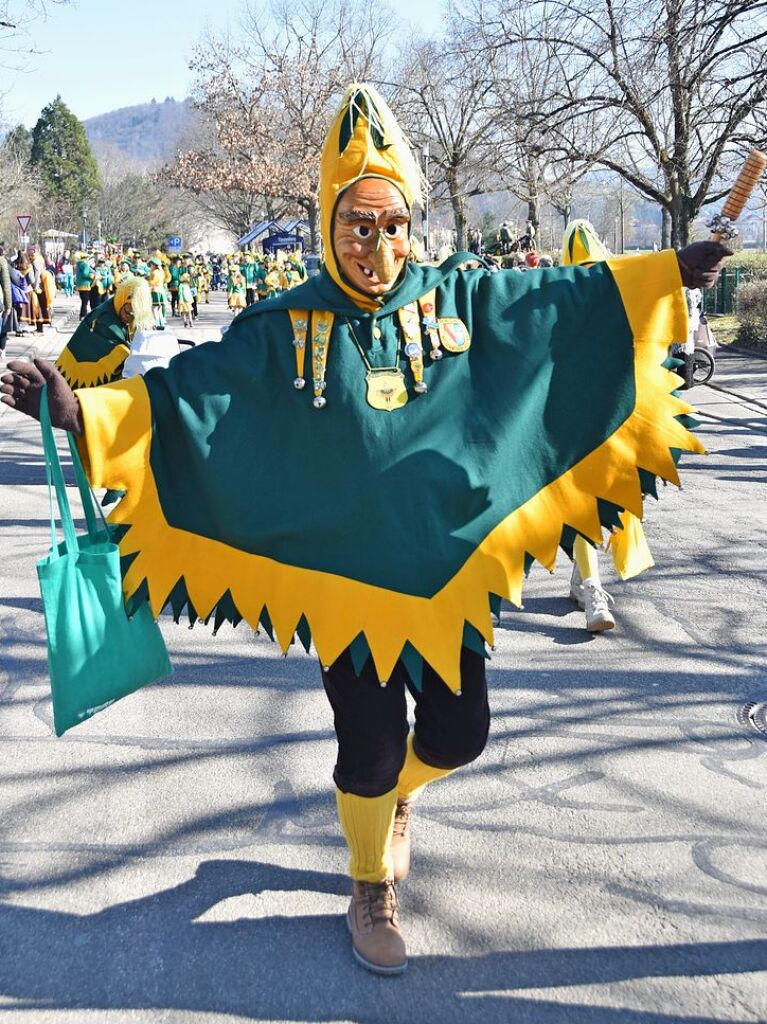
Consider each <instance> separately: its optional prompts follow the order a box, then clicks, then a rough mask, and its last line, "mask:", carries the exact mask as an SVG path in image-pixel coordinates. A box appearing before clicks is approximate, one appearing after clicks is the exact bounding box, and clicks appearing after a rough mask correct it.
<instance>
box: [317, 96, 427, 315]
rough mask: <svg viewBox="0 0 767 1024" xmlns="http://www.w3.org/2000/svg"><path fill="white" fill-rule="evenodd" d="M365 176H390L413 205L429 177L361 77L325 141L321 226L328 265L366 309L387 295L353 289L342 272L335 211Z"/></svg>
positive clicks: (380, 99)
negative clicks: (345, 193) (336, 245)
mask: <svg viewBox="0 0 767 1024" xmlns="http://www.w3.org/2000/svg"><path fill="white" fill-rule="evenodd" d="M360 178H384V179H386V180H387V181H390V182H392V184H393V185H396V187H397V188H398V189H399V190H400V192H401V193H402V195H403V197H404V199H405V202H406V204H407V207H408V209H409V210H412V208H413V206H414V205H415V204H418V203H420V202H421V196H422V191H423V189H422V183H423V177H422V174H421V171H420V169H419V167H418V163H417V161H416V158H415V156H414V155H413V151H412V150H411V148H410V144H409V143H408V141H407V139H406V138H405V136H404V134H403V132H402V129H401V128H400V127H399V125H398V124H397V122H396V120H395V118H394V115H393V114H392V112H391V110H390V109H389V107H388V105H387V103H386V101H385V100H384V99H383V97H382V96H381V95H380V93H379V92H378V91H377V90H376V89H374V88H373V86H371V85H366V84H365V83H361V82H355V83H354V84H352V85H350V86H349V87H348V88H347V90H346V92H345V93H344V98H343V100H342V101H341V106H340V108H339V110H338V113H337V114H336V116H335V118H334V120H333V124H332V126H331V128H330V131H329V133H328V137H327V139H326V141H325V146H324V148H323V151H322V162H321V164H320V225H321V231H322V244H323V249H324V258H325V266H326V267H327V269H328V273H329V274H330V276H331V277H332V278H333V280H334V281H335V282H336V284H337V285H338V286H339V288H341V289H342V290H343V291H344V292H346V294H347V295H348V296H349V297H350V298H351V299H352V301H353V302H355V303H356V304H357V305H358V306H360V307H361V308H362V309H366V310H369V311H372V310H375V309H378V308H379V307H380V305H381V300H379V299H376V298H373V297H372V296H370V295H366V294H365V293H364V292H360V291H357V289H356V288H353V287H352V286H351V285H350V284H349V283H348V282H347V281H346V279H345V278H344V277H343V275H342V274H341V272H340V270H339V267H338V263H337V261H336V255H335V252H334V250H333V214H334V212H335V208H336V203H337V202H338V198H339V196H340V195H341V193H342V192H343V191H344V190H345V189H347V188H348V187H349V186H350V185H353V184H354V182H355V181H359V180H360Z"/></svg>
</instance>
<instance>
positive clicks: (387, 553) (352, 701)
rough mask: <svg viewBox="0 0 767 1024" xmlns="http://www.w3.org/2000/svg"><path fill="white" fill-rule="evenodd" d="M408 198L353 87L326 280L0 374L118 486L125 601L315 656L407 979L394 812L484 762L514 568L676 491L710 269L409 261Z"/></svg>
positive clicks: (692, 255)
mask: <svg viewBox="0 0 767 1024" xmlns="http://www.w3.org/2000/svg"><path fill="white" fill-rule="evenodd" d="M420 188H421V176H420V172H419V169H418V165H417V162H416V160H415V159H414V157H413V154H412V152H411V150H410V148H409V146H408V145H407V142H406V140H405V139H404V137H403V135H402V133H401V131H400V130H399V128H398V126H397V124H396V122H395V121H394V118H393V116H392V114H391V112H390V111H389V109H388V107H387V106H386V104H385V102H384V101H383V99H382V98H381V97H380V96H379V95H378V94H377V93H376V91H375V90H374V89H373V88H372V87H369V86H362V85H354V86H352V87H351V88H350V89H349V90H347V93H346V95H345V96H344V99H343V103H342V106H341V109H340V111H339V113H338V116H337V117H336V120H335V121H334V123H333V126H332V128H331V131H330V134H329V136H328V139H327V141H326V144H325V148H324V151H323V158H322V164H321V229H322V235H323V241H324V248H325V263H324V266H323V269H322V271H321V273H320V274H319V275H317V276H315V277H313V278H311V279H310V280H309V281H308V282H307V283H306V284H304V285H301V286H299V287H298V288H295V289H292V290H291V291H289V292H285V293H283V294H282V295H281V296H278V297H276V298H274V299H273V300H272V301H270V302H262V303H257V304H255V305H253V306H251V307H249V308H248V309H247V310H246V311H245V312H243V313H242V314H241V315H240V316H238V317H237V319H236V321H235V322H234V323H233V324H232V325H231V327H230V328H229V329H228V330H227V332H226V334H225V336H224V338H223V340H222V341H221V342H220V343H216V344H207V345H202V346H199V347H198V348H196V349H195V350H194V351H192V352H190V353H189V354H188V355H185V357H184V359H176V360H173V361H172V362H171V364H170V366H169V367H168V368H167V370H160V369H158V370H155V371H153V372H152V373H150V374H148V375H147V376H146V377H145V378H132V379H131V380H123V381H119V382H116V383H114V384H111V385H109V386H107V387H104V388H92V389H86V390H82V391H78V392H77V393H76V394H74V393H73V392H72V391H71V389H70V388H69V387H68V385H67V384H66V382H65V381H64V380H63V378H62V377H61V376H60V375H59V374H57V373H56V372H55V371H54V370H53V369H52V368H51V367H49V366H48V365H47V364H45V363H43V362H38V363H37V364H36V365H32V364H24V363H14V364H11V371H12V372H11V373H9V374H6V375H5V376H4V377H3V378H2V381H3V385H2V391H3V401H4V402H6V403H7V404H9V405H13V406H16V407H17V408H18V409H19V410H20V411H22V412H25V413H27V414H29V415H36V414H39V403H40V392H41V388H42V385H43V383H46V382H47V386H48V396H49V406H50V409H51V419H52V422H53V423H54V425H57V426H60V427H63V428H64V429H68V430H71V431H73V432H74V433H75V434H76V435H77V437H78V444H79V446H80V450H81V452H82V453H83V456H84V461H85V462H86V465H87V469H88V473H89V475H90V478H91V483H92V484H93V485H94V486H105V487H108V486H114V485H116V482H117V481H120V482H121V483H122V484H123V485H124V486H125V488H126V491H127V493H126V497H125V498H124V499H123V501H122V502H121V503H120V504H119V505H118V506H117V509H116V510H115V512H113V513H112V516H111V519H112V521H114V522H115V523H120V524H121V525H123V526H126V527H128V529H127V531H126V532H125V533H124V534H123V536H122V539H121V541H120V544H121V548H122V551H123V553H124V554H128V553H130V554H132V555H133V556H134V557H133V558H132V560H131V561H130V565H129V566H127V567H126V572H125V577H124V590H125V595H126V598H127V599H128V600H129V601H130V602H136V601H140V600H145V599H146V597H147V594H148V595H149V600H150V602H151V605H152V609H153V611H154V612H155V614H158V613H159V611H160V610H161V609H162V608H163V607H164V606H165V605H166V603H171V604H172V605H173V607H174V609H175V610H176V612H177V613H178V614H180V613H181V611H182V609H183V607H184V606H186V607H187V608H188V612H189V616H190V620H191V621H196V620H197V619H198V618H202V619H204V620H211V621H212V622H213V623H214V625H215V626H216V627H218V626H219V625H221V623H223V622H225V621H231V622H239V621H240V620H241V619H245V620H246V621H247V622H248V623H249V624H250V625H251V626H252V627H253V628H255V627H256V626H257V625H258V623H259V622H260V623H262V624H263V625H264V627H265V629H267V631H268V632H270V634H271V633H273V634H274V635H275V637H276V639H277V640H278V642H279V643H280V645H281V646H282V648H283V650H284V651H286V652H287V651H288V649H289V648H290V646H291V645H292V643H293V642H294V638H295V637H298V638H299V639H300V641H301V642H302V643H303V644H304V645H305V646H306V647H307V649H308V647H309V644H310V643H311V642H313V643H314V647H315V649H316V651H317V655H318V657H319V661H320V665H321V667H322V681H323V685H324V687H325V690H326V693H327V695H328V698H329V700H330V703H331V705H332V708H333V715H334V723H335V728H336V735H337V739H338V757H337V762H336V768H335V772H334V780H335V783H336V798H337V806H338V813H339V818H340V822H341V828H342V830H343V833H344V835H345V837H346V841H347V844H348V847H349V853H350V864H349V867H350V874H351V877H352V898H351V902H350V905H349V910H348V915H347V921H348V925H349V930H350V933H351V940H352V950H353V953H354V956H355V957H356V958H357V960H358V961H359V962H360V963H361V964H363V966H365V967H366V968H368V969H369V970H371V971H375V972H377V973H381V974H397V973H400V972H401V971H403V970H404V969H405V968H406V966H407V953H406V946H405V940H404V936H403V934H402V928H401V924H400V917H399V909H398V897H397V890H396V888H395V883H398V882H400V881H402V880H403V879H404V878H405V876H406V875H407V873H408V870H409V852H410V830H409V821H410V816H411V808H412V805H413V801H414V800H415V799H416V797H418V796H419V795H420V793H421V792H422V790H423V788H424V787H425V786H426V785H427V784H429V783H431V782H433V781H435V780H438V779H441V778H443V777H445V776H447V775H449V774H450V772H451V771H453V770H455V769H456V768H458V767H460V766H462V765H465V764H468V763H469V762H471V761H472V760H474V759H475V758H476V757H478V756H479V754H480V753H481V751H482V749H483V747H484V745H485V741H486V738H487V733H488V724H489V712H488V704H487V689H486V680H485V656H486V653H485V643H487V642H492V635H493V623H492V614H491V612H492V610H493V609H497V608H498V607H499V605H500V600H501V598H507V599H511V600H513V601H515V602H517V603H519V601H520V597H521V587H522V578H523V575H524V571H525V566H526V564H527V563H528V562H529V556H532V557H533V558H536V559H538V560H539V561H541V562H542V563H543V564H544V565H546V566H548V567H550V568H551V567H553V565H554V563H555V559H556V554H557V549H558V547H559V546H560V544H561V545H563V546H565V547H566V548H571V547H572V542H573V539H574V536H575V534H576V532H578V533H582V534H583V535H584V536H585V537H587V538H589V539H591V540H592V541H594V542H595V543H596V542H599V540H601V536H602V529H603V528H608V529H609V528H610V527H611V526H612V524H613V522H614V517H615V510H616V509H617V510H620V509H629V510H631V511H632V512H634V513H635V514H637V515H638V514H641V506H642V493H643V490H644V491H647V490H649V489H651V487H652V486H654V477H655V475H660V476H662V477H663V478H665V479H670V480H672V481H677V480H678V477H677V472H676V466H675V458H674V455H675V453H678V452H679V451H700V450H701V446H700V445H699V444H698V442H697V441H696V440H695V439H694V438H693V437H692V435H691V434H689V432H688V431H687V429H686V427H685V420H684V417H685V416H686V415H687V413H688V412H690V407H689V406H688V405H686V404H685V403H684V402H683V401H682V400H681V399H679V398H678V397H676V396H675V395H673V394H672V392H673V390H674V387H675V378H674V376H673V374H671V373H669V372H668V371H667V370H665V369H664V368H663V367H662V366H661V363H662V361H663V359H664V357H665V349H666V346H667V344H668V338H669V337H670V336H676V335H677V334H678V333H679V331H680V330H682V329H685V326H686V308H685V304H684V298H683V295H682V283H683V278H682V275H684V283H685V284H688V285H690V286H693V285H700V284H705V285H709V284H710V283H713V281H714V280H715V278H716V273H717V266H718V262H719V261H720V260H721V258H722V257H723V256H724V255H727V254H728V250H727V249H725V248H724V247H723V246H719V245H717V244H716V243H708V242H705V243H697V244H695V245H692V246H688V247H687V248H686V249H684V250H682V252H681V253H680V254H679V258H677V254H676V253H674V252H672V251H667V252H662V253H657V254H651V255H648V256H639V257H630V258H627V259H616V260H609V261H606V262H602V263H599V264H595V265H594V266H593V267H589V268H582V267H564V268H559V269H557V270H551V271H547V273H546V274H540V273H535V274H534V273H527V274H524V275H521V274H502V273H492V272H490V271H487V270H485V269H477V270H465V269H462V267H463V265H464V264H465V262H466V260H467V259H468V254H466V253H458V254H456V255H455V256H454V257H452V258H451V259H448V260H447V261H446V262H445V263H444V264H442V265H441V266H438V267H432V266H426V265H419V264H416V263H414V262H412V261H409V260H408V253H409V249H410V226H411V217H412V210H413V206H414V205H415V203H416V202H417V201H418V200H419V195H420ZM243 298H244V282H243ZM563 340H564V341H566V342H567V343H566V344H564V343H563ZM222 396H226V398H227V400H226V401H222ZM576 410H577V411H579V412H580V415H574V411H576ZM583 410H587V411H588V415H583ZM212 437H215V442H216V443H215V445H212V444H211V438H212ZM243 437H257V438H259V441H260V443H259V444H253V445H243V444H242V438H243ZM179 438H181V439H182V443H179ZM270 439H274V440H272V441H270ZM233 450H236V451H237V453H238V458H237V459H236V460H234V459H233V458H232V451H233ZM190 496H193V500H191V499H190ZM203 496H204V500H202V501H201V500H200V498H201V497H203ZM600 499H601V500H600ZM171 523H172V524H173V525H172V526H171V525H170V524H171ZM408 692H410V694H411V696H412V698H413V700H414V701H415V726H414V730H413V732H412V733H409V726H408V717H407V702H406V694H407V693H408Z"/></svg>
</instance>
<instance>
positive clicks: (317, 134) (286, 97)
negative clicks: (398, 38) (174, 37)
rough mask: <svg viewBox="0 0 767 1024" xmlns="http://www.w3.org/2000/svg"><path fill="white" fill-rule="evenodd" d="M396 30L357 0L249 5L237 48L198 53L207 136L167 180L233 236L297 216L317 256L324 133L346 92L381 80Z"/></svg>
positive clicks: (217, 44)
mask: <svg viewBox="0 0 767 1024" xmlns="http://www.w3.org/2000/svg"><path fill="white" fill-rule="evenodd" d="M393 24H394V22H393V19H392V16H391V13H390V12H389V11H388V9H387V8H386V7H385V6H383V5H377V6H376V7H375V8H372V9H371V8H369V7H368V6H367V5H366V4H364V3H363V2H362V0H353V2H348V0H346V2H344V0H327V2H323V0H293V2H291V3H288V0H274V2H273V3H272V4H271V5H269V7H268V8H265V7H264V6H263V5H256V4H253V3H250V4H248V6H247V7H246V10H245V14H244V17H243V20H242V26H241V30H240V32H239V33H238V35H237V40H236V42H233V41H232V40H231V39H222V38H217V39H214V40H212V41H209V43H208V44H207V45H205V46H202V47H200V48H199V49H198V52H197V54H196V56H195V60H194V62H193V65H192V66H193V69H194V70H195V72H196V74H197V86H196V89H195V93H194V99H195V104H196V106H197V107H198V109H199V110H200V112H201V114H202V115H203V119H204V120H205V121H206V122H207V124H208V125H209V127H210V128H211V129H212V136H211V137H210V139H209V142H208V144H207V146H203V147H197V148H195V149H193V150H187V151H185V152H182V153H181V154H179V157H178V160H177V161H176V163H175V164H174V165H172V166H171V167H168V168H165V169H164V171H163V178H164V180H165V181H167V182H169V183H170V184H174V185H176V186H179V187H183V188H186V189H188V190H191V191H193V192H195V193H196V194H197V196H198V198H199V200H200V201H201V202H203V203H206V204H208V210H209V212H210V213H211V214H212V215H214V216H217V217H218V218H219V220H220V221H221V222H225V221H228V223H227V224H226V226H228V227H234V223H233V218H242V219H241V220H240V221H239V228H238V232H239V233H243V232H244V230H245V229H246V228H247V227H248V225H249V223H250V222H251V221H252V220H253V219H255V216H257V215H259V214H261V213H267V214H269V215H275V212H276V211H281V212H288V211H290V212H294V211H300V212H301V213H302V214H303V215H304V216H305V217H306V219H307V220H308V222H309V230H310V236H311V247H312V249H313V251H315V252H317V251H319V163H320V154H321V151H322V145H323V143H324V140H325V136H326V134H327V129H328V127H329V124H330V120H331V118H332V116H333V114H334V112H335V106H336V104H337V102H338V99H339V94H340V92H341V91H342V90H343V88H344V86H345V85H347V84H348V83H349V82H350V81H353V80H355V79H363V78H372V77H376V76H380V73H381V70H382V69H381V59H382V55H383V52H384V48H385V44H386V41H387V39H388V36H389V35H390V34H391V31H392V29H393ZM223 197H226V199H224V198H223ZM246 221H247V223H246Z"/></svg>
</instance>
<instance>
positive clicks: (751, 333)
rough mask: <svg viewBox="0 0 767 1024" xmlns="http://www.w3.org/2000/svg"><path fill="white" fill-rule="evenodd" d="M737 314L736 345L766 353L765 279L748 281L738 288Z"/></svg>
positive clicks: (766, 289)
mask: <svg viewBox="0 0 767 1024" xmlns="http://www.w3.org/2000/svg"><path fill="white" fill-rule="evenodd" d="M737 312H738V319H739V321H740V325H739V327H738V336H737V339H736V341H737V343H738V344H739V345H743V347H744V348H753V349H758V350H759V351H761V352H767V278H765V279H763V280H759V281H749V282H747V283H745V284H742V285H741V286H740V288H738V295H737Z"/></svg>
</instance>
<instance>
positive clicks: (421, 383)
mask: <svg viewBox="0 0 767 1024" xmlns="http://www.w3.org/2000/svg"><path fill="white" fill-rule="evenodd" d="M428 390H429V385H428V384H427V383H426V381H425V380H417V381H416V382H415V384H414V385H413V391H415V393H416V394H417V395H425V394H426V392H427V391H428Z"/></svg>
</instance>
